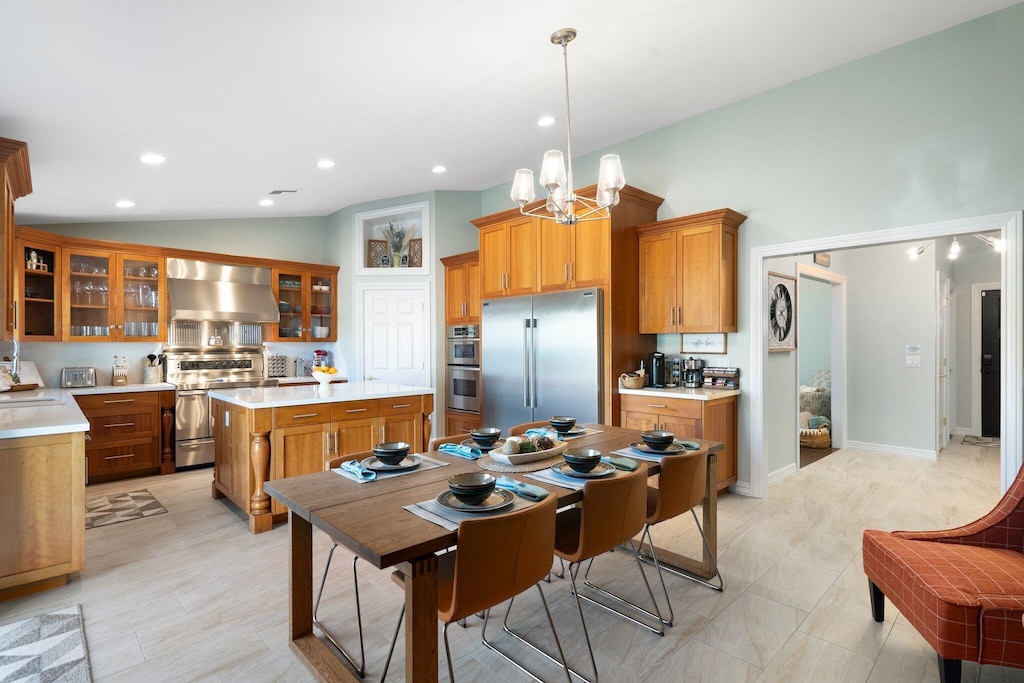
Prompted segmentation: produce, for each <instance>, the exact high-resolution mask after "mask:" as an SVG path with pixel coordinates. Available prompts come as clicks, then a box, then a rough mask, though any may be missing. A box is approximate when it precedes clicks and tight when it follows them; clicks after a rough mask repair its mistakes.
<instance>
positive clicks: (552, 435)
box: [523, 427, 565, 441]
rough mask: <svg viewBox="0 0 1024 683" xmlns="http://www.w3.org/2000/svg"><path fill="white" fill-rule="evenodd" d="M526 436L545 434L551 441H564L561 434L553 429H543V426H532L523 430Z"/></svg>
mask: <svg viewBox="0 0 1024 683" xmlns="http://www.w3.org/2000/svg"><path fill="white" fill-rule="evenodd" d="M523 434H525V435H526V436H546V437H548V438H549V439H551V440H552V441H565V439H563V438H562V435H561V434H559V433H558V432H556V431H555V430H554V429H545V428H543V427H534V428H533V429H527V430H526V431H525V432H523Z"/></svg>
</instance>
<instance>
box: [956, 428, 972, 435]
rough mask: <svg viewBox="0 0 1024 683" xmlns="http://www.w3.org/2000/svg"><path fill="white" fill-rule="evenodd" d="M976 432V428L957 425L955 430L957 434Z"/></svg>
mask: <svg viewBox="0 0 1024 683" xmlns="http://www.w3.org/2000/svg"><path fill="white" fill-rule="evenodd" d="M973 433H974V430H973V429H971V428H970V427H957V428H956V429H954V430H953V434H954V435H955V436H970V435H971V434H973Z"/></svg>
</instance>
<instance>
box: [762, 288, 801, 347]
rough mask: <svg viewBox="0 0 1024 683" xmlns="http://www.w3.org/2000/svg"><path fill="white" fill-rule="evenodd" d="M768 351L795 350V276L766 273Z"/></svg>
mask: <svg viewBox="0 0 1024 683" xmlns="http://www.w3.org/2000/svg"><path fill="white" fill-rule="evenodd" d="M765 304H766V313H767V315H766V321H765V322H766V331H767V333H768V351H769V352H773V351H796V278H795V277H792V276H790V275H783V274H781V273H772V272H770V271H769V273H768V301H766V302H765Z"/></svg>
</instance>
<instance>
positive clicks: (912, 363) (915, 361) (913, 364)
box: [907, 356, 921, 368]
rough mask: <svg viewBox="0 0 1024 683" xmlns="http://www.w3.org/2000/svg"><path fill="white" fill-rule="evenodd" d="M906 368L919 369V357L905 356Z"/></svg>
mask: <svg viewBox="0 0 1024 683" xmlns="http://www.w3.org/2000/svg"><path fill="white" fill-rule="evenodd" d="M907 367H908V368H919V367H921V356H907Z"/></svg>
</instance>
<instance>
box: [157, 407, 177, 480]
mask: <svg viewBox="0 0 1024 683" xmlns="http://www.w3.org/2000/svg"><path fill="white" fill-rule="evenodd" d="M167 393H170V392H167ZM160 474H174V407H173V406H161V407H160Z"/></svg>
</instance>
